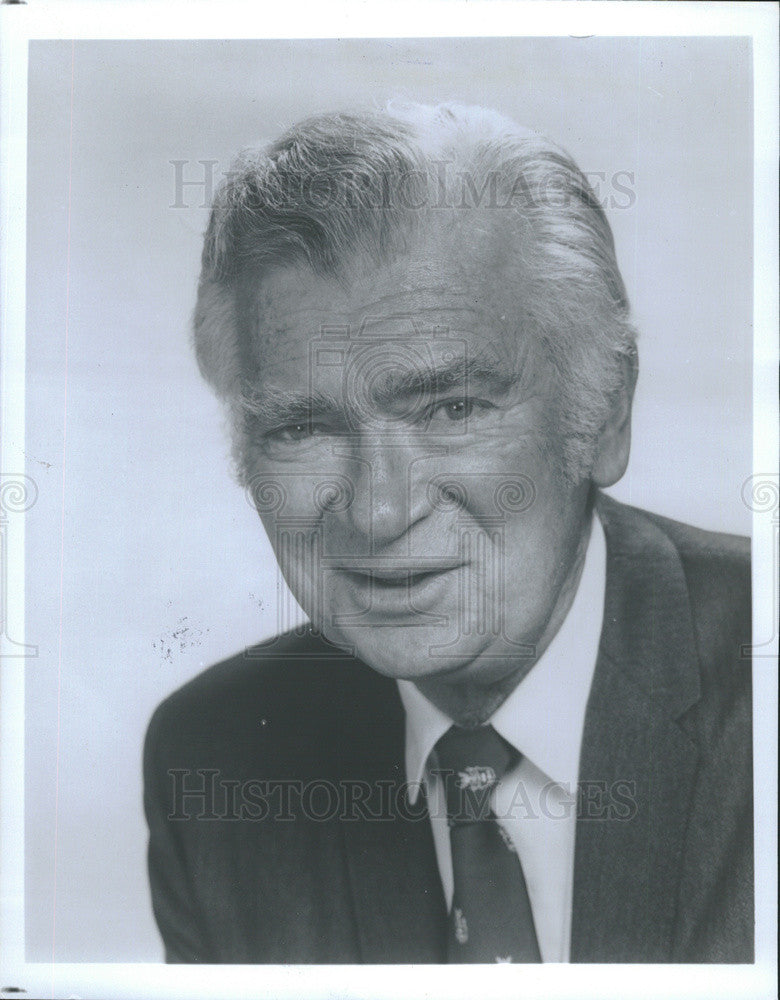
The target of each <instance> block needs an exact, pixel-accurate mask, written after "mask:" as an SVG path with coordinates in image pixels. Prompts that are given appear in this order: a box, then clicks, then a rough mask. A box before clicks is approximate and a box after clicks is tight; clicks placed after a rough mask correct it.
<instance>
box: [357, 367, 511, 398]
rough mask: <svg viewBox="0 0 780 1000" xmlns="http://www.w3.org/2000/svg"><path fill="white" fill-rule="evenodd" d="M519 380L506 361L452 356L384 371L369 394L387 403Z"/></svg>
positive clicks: (500, 387) (502, 389) (503, 388)
mask: <svg viewBox="0 0 780 1000" xmlns="http://www.w3.org/2000/svg"><path fill="white" fill-rule="evenodd" d="M519 381H520V374H519V373H517V372H513V371H511V369H509V368H508V367H507V366H506V365H504V366H500V365H499V364H498V363H497V362H494V361H491V360H490V359H487V358H482V357H475V358H456V359H455V360H453V361H450V362H446V363H444V364H441V365H430V366H426V367H421V368H419V369H417V370H416V371H401V372H394V371H388V373H387V375H386V376H385V377H383V378H380V379H376V380H375V382H374V384H373V385H372V396H373V397H374V399H375V400H376V402H377V403H391V402H393V401H394V400H396V399H408V398H409V397H410V396H412V397H422V398H426V397H429V396H436V395H438V394H440V393H443V392H448V391H449V390H451V389H461V388H462V389H466V390H468V389H469V387H470V386H477V385H479V386H485V387H488V388H490V389H492V390H493V391H494V392H497V393H499V394H501V393H506V392H509V390H510V389H511V388H512V387H513V386H515V385H516V384H517V383H518V382H519Z"/></svg>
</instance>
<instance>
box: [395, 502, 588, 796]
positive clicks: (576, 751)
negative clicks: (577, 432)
mask: <svg viewBox="0 0 780 1000" xmlns="http://www.w3.org/2000/svg"><path fill="white" fill-rule="evenodd" d="M606 564H607V545H606V540H605V538H604V529H603V528H602V526H601V521H600V520H599V518H598V517H596V516H594V518H593V522H592V527H591V532H590V539H589V540H588V548H587V550H586V552H585V562H584V565H583V568H582V575H581V577H580V583H579V586H578V587H577V593H576V594H575V597H574V601H573V602H572V605H571V607H570V608H569V612H568V614H567V615H566V618H565V619H564V621H563V624H562V625H561V627H560V628H559V629H558V632H557V633H556V634H555V636H554V637H553V639H552V642H551V643H550V645H549V646H548V647H547V649H546V650H545V651H544V653H543V654H542V656H541V657H540V658H539V660H538V661H537V662H536V663H535V664H534V666H533V668H532V669H531V670H530V671H529V673H528V674H527V676H526V677H524V678H523V680H522V681H521V682H520V684H518V685H517V687H516V688H515V689H514V691H513V692H512V693H511V694H510V695H509V697H508V698H507V699H506V701H504V702H503V703H502V704H501V705H500V706H499V708H498V709H497V710H496V711H495V712H494V713H493V715H492V716H491V718H490V719H489V720H488V721H489V722H490V724H491V725H492V726H493V727H494V728H495V729H496V731H497V732H499V733H500V734H501V735H502V736H503V737H504V739H506V740H508V741H509V742H510V743H511V744H512V745H513V746H514V747H515V748H516V749H517V750H519V751H520V753H521V754H523V756H524V757H527V758H528V759H529V760H530V761H531V763H533V764H534V765H535V766H536V767H538V768H539V769H540V770H541V771H543V772H544V774H546V775H547V777H548V778H550V779H551V780H552V781H555V782H557V783H559V784H561V785H568V786H571V787H573V786H574V785H576V782H577V780H578V778H579V758H580V743H581V741H582V731H583V727H584V723H585V708H586V706H587V702H588V695H589V693H590V686H591V682H592V680H593V671H594V669H595V667H596V657H597V655H598V648H599V640H600V637H601V626H602V620H603V616H604V588H605V584H606ZM397 683H398V690H399V693H400V696H401V701H402V702H403V706H404V709H405V711H406V777H407V780H408V781H409V783H410V786H411V787H410V789H409V797H410V800H411V802H412V803H414V802H415V801H416V800H417V793H418V789H419V785H420V783H421V782H422V780H423V778H424V775H425V765H426V762H427V760H428V757H429V756H430V753H431V751H432V750H433V748H434V746H435V744H436V742H437V740H439V738H440V737H442V736H443V735H444V733H445V732H446V731H447V730H448V729H449V727H450V726H451V725H452V720H451V719H450V718H449V716H448V715H446V714H445V713H444V712H442V711H441V710H440V709H439V708H437V707H436V706H435V705H434V704H433V703H432V702H430V701H429V700H428V699H427V698H426V697H425V695H423V694H422V693H421V692H420V691H419V689H418V688H417V686H416V685H415V684H414V683H413V682H412V681H408V680H399V681H398V682H397Z"/></svg>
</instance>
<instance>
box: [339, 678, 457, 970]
mask: <svg viewBox="0 0 780 1000" xmlns="http://www.w3.org/2000/svg"><path fill="white" fill-rule="evenodd" d="M364 669H365V680H366V685H367V687H371V688H372V689H373V690H372V692H371V696H370V698H369V699H367V700H366V701H364V705H365V714H364V715H363V716H362V719H361V720H360V721H359V722H358V725H357V726H356V728H355V729H353V730H351V732H350V734H349V735H348V738H347V739H346V740H345V742H344V754H343V765H342V767H343V770H342V773H344V774H345V775H346V776H347V777H348V778H349V777H351V778H353V779H357V780H358V781H359V782H360V783H361V784H363V785H365V786H366V787H367V790H368V793H369V795H368V799H367V801H366V803H365V806H366V809H365V812H366V813H367V814H368V815H367V817H361V818H356V819H355V820H351V819H350V820H347V821H346V822H341V823H340V824H339V825H340V828H341V831H342V837H343V846H344V857H345V864H346V867H347V871H348V873H349V880H350V887H351V893H352V901H353V906H354V912H355V922H356V927H357V933H358V941H359V945H360V952H361V961H362V962H368V963H386V962H407V963H412V962H415V963H417V962H443V961H446V958H445V954H446V909H445V904H444V898H443V893H442V888H441V881H440V879H439V873H438V867H437V863H436V854H435V850H434V846H433V836H432V833H431V825H430V821H429V819H428V811H427V805H426V801H425V796H424V794H422V795H420V797H419V799H418V800H417V803H416V804H415V805H414V806H411V805H410V804H409V800H408V795H407V791H406V787H405V785H406V770H405V764H404V740H405V729H404V712H403V707H402V705H401V700H400V697H399V695H398V689H397V687H396V684H395V682H393V681H388V680H387V679H386V678H380V677H377V676H376V675H375V674H374V673H373V671H369V668H368V667H365V668H364ZM374 817H376V818H374Z"/></svg>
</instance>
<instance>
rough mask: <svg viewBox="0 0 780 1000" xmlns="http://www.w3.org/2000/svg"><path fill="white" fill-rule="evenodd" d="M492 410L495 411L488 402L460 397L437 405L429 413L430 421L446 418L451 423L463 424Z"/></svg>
mask: <svg viewBox="0 0 780 1000" xmlns="http://www.w3.org/2000/svg"><path fill="white" fill-rule="evenodd" d="M492 409H494V406H493V404H492V403H489V402H487V400H482V399H471V398H470V397H468V396H460V397H458V398H457V399H445V400H443V401H442V402H441V403H436V404H435V405H434V406H432V407H431V408H430V410H429V411H428V420H429V421H435V420H437V419H440V418H441V417H444V418H446V420H448V421H449V422H450V423H463V422H465V421H466V420H468V419H469V418H470V417H474V418H475V419H476V418H477V417H479V415H480V414H481V413H483V412H485V411H487V410H492Z"/></svg>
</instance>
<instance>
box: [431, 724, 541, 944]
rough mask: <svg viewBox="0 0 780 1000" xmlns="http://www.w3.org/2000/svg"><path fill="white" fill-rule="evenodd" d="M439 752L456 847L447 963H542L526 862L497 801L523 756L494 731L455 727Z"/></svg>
mask: <svg viewBox="0 0 780 1000" xmlns="http://www.w3.org/2000/svg"><path fill="white" fill-rule="evenodd" d="M436 753H437V756H438V773H439V775H440V777H441V780H442V781H443V782H444V787H445V791H446V796H447V821H448V823H449V827H450V842H451V844H452V873H453V896H452V908H451V910H450V927H449V935H448V960H449V961H450V962H540V961H541V957H540V954H539V945H538V943H537V940H536V931H535V928H534V918H533V913H532V912H531V903H530V901H529V899H528V889H527V888H526V884H525V878H524V877H523V869H522V866H521V864H520V858H519V857H518V856H517V852H516V850H515V847H514V845H513V844H512V841H511V839H510V837H509V835H508V834H507V833H506V832H505V831H504V830H503V828H502V827H500V826H499V824H498V822H497V821H496V817H495V814H494V813H493V811H492V809H491V803H490V800H491V794H492V791H493V789H494V788H495V787H496V785H497V784H498V782H499V781H500V780H501V778H502V777H503V775H504V774H505V773H506V771H507V770H509V769H510V767H512V766H513V765H514V764H515V763H516V761H517V759H518V756H519V755H518V753H517V751H516V750H514V748H513V747H511V746H510V745H509V744H508V743H507V742H506V741H505V740H503V739H502V738H501V737H500V736H499V735H498V733H497V732H496V731H495V729H493V727H492V726H480V727H479V728H478V729H462V728H461V727H459V726H452V727H451V728H450V729H448V730H447V732H446V733H445V734H444V736H442V738H441V739H440V740H439V742H438V743H437V744H436Z"/></svg>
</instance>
